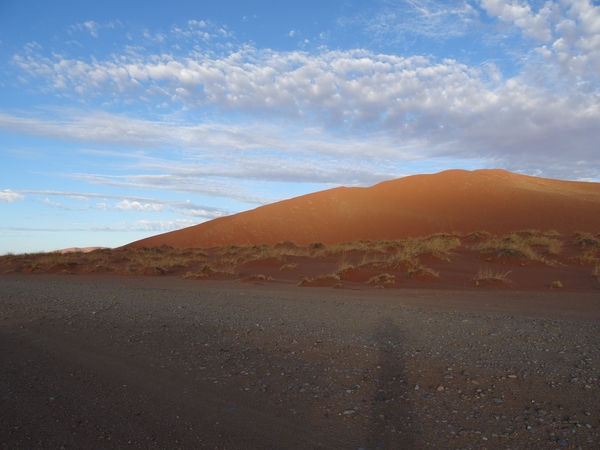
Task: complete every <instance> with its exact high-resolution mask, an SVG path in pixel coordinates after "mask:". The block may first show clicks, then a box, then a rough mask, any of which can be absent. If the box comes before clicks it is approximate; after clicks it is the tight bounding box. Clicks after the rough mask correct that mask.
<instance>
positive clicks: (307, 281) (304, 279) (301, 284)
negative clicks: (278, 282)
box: [298, 277, 312, 286]
mask: <svg viewBox="0 0 600 450" xmlns="http://www.w3.org/2000/svg"><path fill="white" fill-rule="evenodd" d="M311 281H312V280H311V279H310V278H307V277H304V278H302V281H300V283H298V286H304V285H305V284H306V283H310V282H311Z"/></svg>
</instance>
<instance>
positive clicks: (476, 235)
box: [466, 231, 490, 241]
mask: <svg viewBox="0 0 600 450" xmlns="http://www.w3.org/2000/svg"><path fill="white" fill-rule="evenodd" d="M488 236H490V233H488V232H487V231H474V232H472V233H469V234H467V236H466V238H467V239H471V240H472V241H475V240H477V239H480V238H483V237H488Z"/></svg>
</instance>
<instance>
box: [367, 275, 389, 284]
mask: <svg viewBox="0 0 600 450" xmlns="http://www.w3.org/2000/svg"><path fill="white" fill-rule="evenodd" d="M394 278H396V277H395V276H394V275H390V274H389V273H382V274H381V275H375V276H374V277H371V278H369V279H368V280H367V283H368V284H373V283H387V282H389V281H394Z"/></svg>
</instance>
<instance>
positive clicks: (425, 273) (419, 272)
mask: <svg viewBox="0 0 600 450" xmlns="http://www.w3.org/2000/svg"><path fill="white" fill-rule="evenodd" d="M407 276H408V278H421V277H436V278H437V277H439V276H440V274H439V273H438V272H436V271H435V270H433V269H430V268H429V267H425V266H419V267H416V268H414V269H413V270H410V271H409V272H408V274H407Z"/></svg>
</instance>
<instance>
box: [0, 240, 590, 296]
mask: <svg viewBox="0 0 600 450" xmlns="http://www.w3.org/2000/svg"><path fill="white" fill-rule="evenodd" d="M457 258H459V260H460V262H458V264H464V261H467V260H468V261H471V262H470V263H469V264H473V261H475V264H476V262H477V260H482V261H483V260H485V261H488V262H489V263H491V264H489V265H487V266H488V267H487V268H485V269H480V270H479V272H478V273H477V275H476V276H474V277H473V278H472V280H473V281H475V283H476V284H480V283H511V282H510V281H509V280H508V278H507V275H508V274H509V273H510V272H511V270H508V269H511V268H512V270H514V271H515V274H514V275H515V276H517V272H519V273H520V271H521V270H527V269H521V268H519V267H520V266H523V267H526V266H529V265H530V262H534V263H542V264H546V265H550V266H556V267H557V268H562V267H566V266H575V265H577V266H578V265H582V266H586V265H588V266H589V265H591V266H592V267H591V269H585V270H586V271H587V273H588V274H589V273H590V272H591V274H592V275H593V276H595V277H596V278H598V279H599V280H600V235H594V234H592V233H588V232H577V233H575V234H574V235H572V236H561V235H560V234H559V233H558V232H557V231H555V230H549V231H545V232H542V231H539V230H520V231H514V232H512V233H508V234H506V235H503V236H493V235H490V234H489V233H487V232H485V231H481V230H480V231H476V232H472V233H468V234H465V235H459V234H456V233H438V234H434V235H431V236H426V237H419V238H406V239H398V240H379V241H367V240H359V241H353V242H345V243H340V244H335V245H328V244H326V243H322V242H313V243H311V244H309V245H305V246H301V245H298V244H297V243H295V242H293V241H285V242H280V243H278V244H274V245H266V244H265V245H249V244H247V245H227V246H220V247H214V248H209V249H201V248H184V249H178V248H173V247H169V246H162V247H156V248H118V249H97V250H94V251H91V252H88V253H83V252H72V253H64V254H61V253H25V254H12V253H10V254H6V255H4V256H0V272H27V273H56V274H77V273H81V274H90V275H93V274H120V275H126V276H147V275H166V276H177V277H181V278H185V279H194V280H206V279H213V278H217V279H219V278H224V279H236V280H244V281H256V282H260V281H273V279H274V278H277V280H278V281H280V282H285V281H286V280H287V282H289V281H290V280H297V279H298V278H297V277H298V275H299V274H302V275H301V277H300V278H301V281H300V283H299V284H300V285H310V286H317V285H320V286H324V285H329V281H327V280H330V282H332V283H334V284H336V285H339V284H341V283H336V282H338V281H344V286H346V285H347V283H357V282H360V283H365V282H366V284H369V285H373V286H376V287H377V286H379V287H383V286H393V285H394V284H396V285H402V284H403V282H399V280H407V279H408V280H420V281H422V282H432V283H433V282H435V279H437V278H444V277H446V276H447V273H448V272H446V269H450V268H451V267H452V266H453V265H454V264H457V262H456V260H457ZM500 264H502V265H504V264H506V265H509V266H512V267H507V268H506V269H507V270H497V269H492V267H496V268H501V267H502V266H499V265H500ZM534 265H535V264H534ZM474 267H477V266H476V265H475V266H474ZM538 267H539V265H538ZM299 268H302V272H301V271H300V269H299ZM582 269H583V268H582ZM473 270H474V269H473ZM258 271H260V273H259V272H258ZM452 276H453V277H455V278H456V272H454V275H452ZM465 278H466V279H468V276H466V277H465ZM563 280H565V279H564V278H563ZM407 283H409V284H408V285H410V281H407ZM552 287H553V288H556V287H557V286H554V283H553V285H552Z"/></svg>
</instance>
